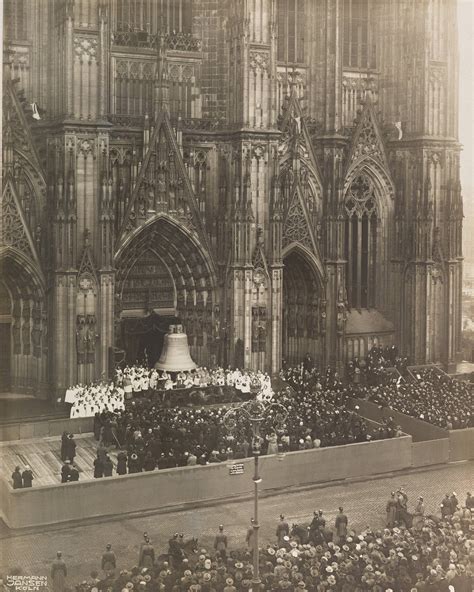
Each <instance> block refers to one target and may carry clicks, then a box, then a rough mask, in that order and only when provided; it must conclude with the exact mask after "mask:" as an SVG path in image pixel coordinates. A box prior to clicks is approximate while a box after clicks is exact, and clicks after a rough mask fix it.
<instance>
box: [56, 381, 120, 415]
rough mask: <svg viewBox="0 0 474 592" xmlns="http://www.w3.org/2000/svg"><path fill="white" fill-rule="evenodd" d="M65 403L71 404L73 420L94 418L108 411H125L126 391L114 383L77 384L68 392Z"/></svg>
mask: <svg viewBox="0 0 474 592" xmlns="http://www.w3.org/2000/svg"><path fill="white" fill-rule="evenodd" d="M64 402H65V403H69V404H71V410H70V417H71V419H74V418H77V417H93V416H94V415H95V414H96V413H101V412H102V411H105V410H106V409H123V408H124V406H125V391H124V389H123V388H122V387H121V386H119V385H116V384H115V383H113V382H110V383H109V382H105V381H100V382H94V383H92V384H87V385H83V384H77V385H75V386H73V387H71V388H69V389H68V390H67V391H66V395H65V398H64Z"/></svg>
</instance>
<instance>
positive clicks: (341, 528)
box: [335, 506, 349, 545]
mask: <svg viewBox="0 0 474 592" xmlns="http://www.w3.org/2000/svg"><path fill="white" fill-rule="evenodd" d="M348 523H349V521H348V519H347V516H346V515H345V514H344V508H343V507H342V506H340V507H339V514H338V515H337V516H336V522H335V527H336V536H337V538H338V544H339V545H342V544H343V543H345V542H346V537H347V525H348Z"/></svg>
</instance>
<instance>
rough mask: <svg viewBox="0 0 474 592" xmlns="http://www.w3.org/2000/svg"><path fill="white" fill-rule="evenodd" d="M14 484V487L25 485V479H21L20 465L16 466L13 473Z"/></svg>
mask: <svg viewBox="0 0 474 592" xmlns="http://www.w3.org/2000/svg"><path fill="white" fill-rule="evenodd" d="M12 485H13V489H21V488H22V487H23V481H22V479H21V472H20V467H15V470H14V471H13V473H12Z"/></svg>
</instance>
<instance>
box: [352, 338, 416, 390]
mask: <svg viewBox="0 0 474 592" xmlns="http://www.w3.org/2000/svg"><path fill="white" fill-rule="evenodd" d="M408 365H409V358H408V357H406V356H401V355H400V354H399V352H398V348H397V346H395V345H392V346H390V345H387V346H385V347H382V346H379V345H374V346H373V347H372V348H371V349H370V350H369V351H368V353H367V355H366V356H365V358H358V357H356V358H354V359H353V360H351V361H350V362H349V363H348V365H347V378H348V380H350V381H351V382H352V383H353V384H356V385H359V384H361V385H369V386H372V385H378V384H385V383H386V382H388V381H390V380H391V379H392V378H393V372H392V371H393V370H394V369H396V370H397V371H398V373H399V375H402V376H406V374H407V369H408Z"/></svg>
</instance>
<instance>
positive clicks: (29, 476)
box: [21, 465, 33, 487]
mask: <svg viewBox="0 0 474 592" xmlns="http://www.w3.org/2000/svg"><path fill="white" fill-rule="evenodd" d="M21 478H22V480H23V487H32V485H33V471H32V470H31V469H30V467H29V466H28V465H26V467H25V470H24V471H23V473H22V474H21Z"/></svg>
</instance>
